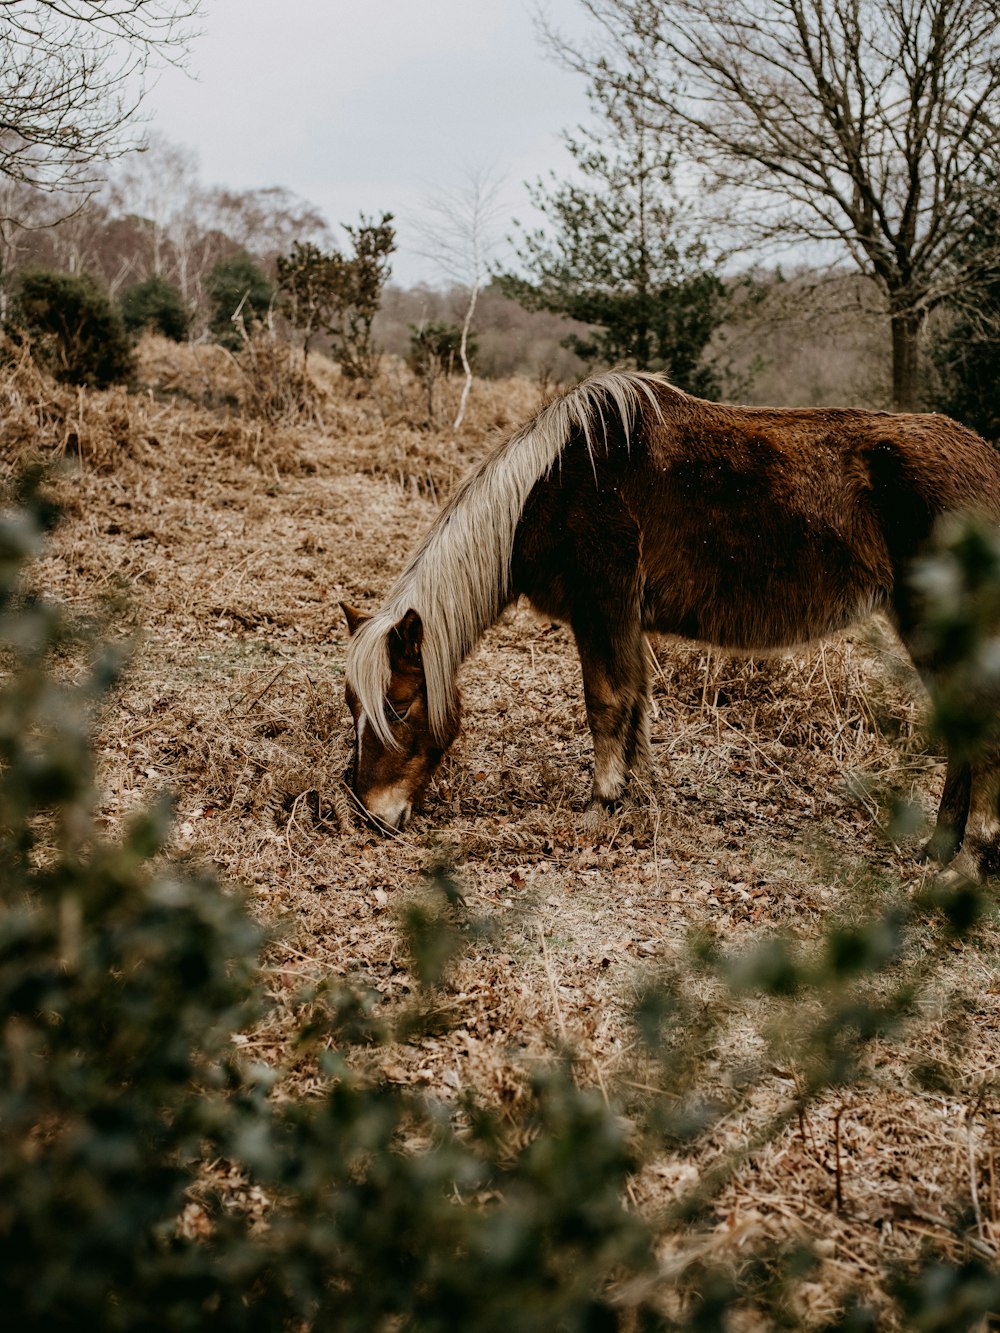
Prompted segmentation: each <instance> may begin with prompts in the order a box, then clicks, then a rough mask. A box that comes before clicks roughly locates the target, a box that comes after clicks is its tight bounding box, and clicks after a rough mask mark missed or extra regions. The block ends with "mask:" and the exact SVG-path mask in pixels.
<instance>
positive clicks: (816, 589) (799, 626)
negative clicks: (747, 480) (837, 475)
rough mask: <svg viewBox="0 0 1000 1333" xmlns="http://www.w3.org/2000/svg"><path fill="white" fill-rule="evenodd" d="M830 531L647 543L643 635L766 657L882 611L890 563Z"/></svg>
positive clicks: (750, 533)
mask: <svg viewBox="0 0 1000 1333" xmlns="http://www.w3.org/2000/svg"><path fill="white" fill-rule="evenodd" d="M873 553H874V558H872V551H869V550H866V549H864V547H859V545H858V544H857V543H849V542H847V541H845V539H844V538H843V536H842V535H841V534H839V533H837V532H835V531H834V530H832V529H825V530H822V529H821V530H818V531H817V530H807V531H806V532H804V533H803V532H801V531H799V532H796V531H795V530H794V529H793V528H792V527H791V526H788V527H786V530H785V532H784V534H783V539H782V534H779V533H767V532H763V531H761V530H759V529H758V530H756V531H753V530H750V531H746V530H744V531H743V532H741V533H736V532H729V533H718V532H714V533H712V534H710V535H702V536H701V537H699V538H696V539H694V540H690V539H689V540H685V541H681V542H673V543H671V542H648V541H647V542H644V544H643V576H644V577H643V582H644V588H645V601H644V607H643V615H644V619H645V621H646V625H647V628H649V629H656V630H659V631H660V632H662V633H670V634H680V635H683V636H684V637H686V638H691V639H700V640H702V641H704V642H708V643H714V644H718V645H719V646H720V647H724V648H730V649H742V650H754V649H756V650H762V649H768V648H779V647H784V646H787V645H789V644H793V643H801V642H804V641H806V640H809V639H818V638H822V637H824V636H825V635H827V634H832V633H834V632H835V631H836V630H838V629H842V628H843V627H844V626H845V625H849V624H851V623H852V622H854V621H856V620H858V619H860V618H861V617H863V616H864V615H867V614H869V613H870V612H871V611H873V610H876V609H878V608H879V607H882V606H884V605H885V604H886V602H887V601H888V597H889V593H890V591H891V575H890V573H889V567H888V560H887V558H882V557H883V551H882V550H880V549H879V547H878V546H877V545H876V546H875V547H874V548H873Z"/></svg>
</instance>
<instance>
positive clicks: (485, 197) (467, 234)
mask: <svg viewBox="0 0 1000 1333" xmlns="http://www.w3.org/2000/svg"><path fill="white" fill-rule="evenodd" d="M501 185H502V181H500V180H498V179H497V178H496V177H495V176H493V175H492V174H491V173H490V172H489V171H484V170H481V169H480V170H470V171H467V172H466V173H465V178H464V180H463V181H462V183H461V184H460V185H458V186H456V187H455V188H454V189H452V190H445V191H442V192H440V193H438V194H435V195H432V196H431V198H429V199H428V200H427V203H426V205H425V216H424V217H423V218H419V219H417V220H416V221H415V222H414V229H415V231H416V232H417V235H418V236H419V237H420V238H421V247H420V249H421V253H422V254H424V255H425V256H427V258H429V259H432V260H433V261H434V263H435V264H436V265H437V266H438V268H439V269H440V270H441V272H442V273H443V274H444V275H445V276H446V277H448V278H450V279H451V280H452V281H453V282H457V283H458V284H459V285H460V286H461V287H462V288H464V289H465V291H466V292H467V293H468V299H467V301H466V306H465V315H464V317H463V320H462V337H461V341H460V343H459V357H460V359H461V362H462V369H463V371H464V372H465V382H464V384H463V385H462V397H461V400H460V402H459V405H458V412H457V414H456V416H455V420H454V422H453V423H452V429H453V430H458V429H459V428H460V427H461V425H462V422H463V421H464V419H465V409H466V406H467V404H468V401H469V393H470V391H471V389H472V366H471V364H470V362H469V335H470V333H471V332H472V322H473V319H474V318H475V314H476V304H477V302H478V300H479V293H480V292H481V291H482V289H483V285H484V284H485V283H486V282H487V281H488V279H489V274H490V264H491V262H492V260H493V259H494V258H495V257H496V249H497V246H498V244H499V239H500V233H499V226H498V222H499V218H500V211H501V210H500V204H499V194H500V188H501Z"/></svg>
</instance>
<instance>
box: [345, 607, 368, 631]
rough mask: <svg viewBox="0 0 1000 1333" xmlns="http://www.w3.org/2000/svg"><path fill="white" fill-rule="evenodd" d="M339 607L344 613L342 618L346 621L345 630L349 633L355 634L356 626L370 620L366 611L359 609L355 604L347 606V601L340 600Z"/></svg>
mask: <svg viewBox="0 0 1000 1333" xmlns="http://www.w3.org/2000/svg"><path fill="white" fill-rule="evenodd" d="M340 609H341V611H343V613H344V619H345V620H346V621H347V632H348V634H350V635H354V634H356V633H357V632H358V627H359V626H361V625H363V624H364V623H365V621H366V620H371V616H370V615H369V614H368V612H367V611H359V610H358V608H357V607H356V606H349V605H348V604H347V602H341V603H340Z"/></svg>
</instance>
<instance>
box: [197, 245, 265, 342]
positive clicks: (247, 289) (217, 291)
mask: <svg viewBox="0 0 1000 1333" xmlns="http://www.w3.org/2000/svg"><path fill="white" fill-rule="evenodd" d="M205 291H206V293H207V295H208V298H209V300H210V301H211V303H212V315H211V319H210V321H209V328H210V329H211V331H212V335H213V336H214V338H215V340H216V342H219V343H221V344H222V346H223V347H228V348H229V349H230V350H231V351H235V350H236V349H237V348H238V347H240V346H241V345H242V343H243V341H244V338H243V332H242V331H241V330H248V329H252V327H253V325H254V323H255V322H262V321H264V320H266V319H267V316H268V312H269V311H270V308H271V302H272V300H273V299H274V288H273V287H272V286H271V283H270V282H269V281H268V278H267V274H266V273H265V272H264V271H263V269H262V268H261V267H260V266H259V265H258V264H256V263H255V262H254V261H253V260H252V259H251V258H250V256H249V255H248V254H246V253H245V252H243V253H240V254H236V255H231V256H230V257H229V258H228V259H222V260H220V261H219V263H218V264H216V265H215V266H214V268H213V269H212V270H211V272H210V273H209V275H208V278H207V279H206V282H205Z"/></svg>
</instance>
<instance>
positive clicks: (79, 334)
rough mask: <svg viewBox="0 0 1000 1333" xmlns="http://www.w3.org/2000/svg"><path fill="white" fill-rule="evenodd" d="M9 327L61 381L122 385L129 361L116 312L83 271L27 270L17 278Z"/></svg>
mask: <svg viewBox="0 0 1000 1333" xmlns="http://www.w3.org/2000/svg"><path fill="white" fill-rule="evenodd" d="M9 326H10V329H11V332H12V334H13V335H14V336H15V337H19V338H26V339H27V340H28V342H29V344H30V347H31V354H32V356H33V357H34V358H35V360H36V361H38V362H39V364H41V365H42V366H43V367H44V368H45V369H46V370H48V371H49V373H50V374H52V375H53V376H54V377H55V378H56V379H57V380H59V381H60V382H61V383H64V384H78V385H86V386H87V387H89V388H94V389H105V388H107V387H108V385H110V384H122V383H127V382H128V380H129V379H131V377H132V373H133V370H134V364H133V360H132V351H131V348H130V346H129V341H128V337H127V336H126V333H125V325H124V323H123V322H122V317H121V313H120V311H119V310H118V309H117V308H116V307H115V306H114V305H113V304H112V303H111V300H110V298H109V297H108V295H107V293H106V292H105V291H104V290H103V289H102V288H101V287H100V286H99V285H98V283H97V282H96V281H95V280H94V279H93V278H91V277H89V276H88V275H86V274H73V273H60V272H57V271H55V270H53V269H41V268H39V269H29V270H28V271H26V272H25V273H22V274H21V275H20V277H19V278H18V280H17V284H16V286H15V289H14V296H13V300H12V303H11V310H10V316H9Z"/></svg>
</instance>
